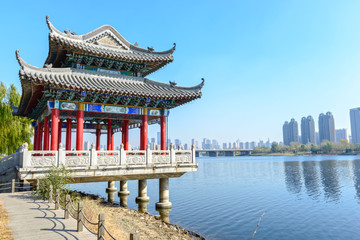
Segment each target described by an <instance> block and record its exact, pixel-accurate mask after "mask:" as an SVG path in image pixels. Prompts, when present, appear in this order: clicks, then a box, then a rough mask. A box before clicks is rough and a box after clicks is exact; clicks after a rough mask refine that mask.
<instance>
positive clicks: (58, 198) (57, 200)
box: [55, 189, 60, 210]
mask: <svg viewBox="0 0 360 240" xmlns="http://www.w3.org/2000/svg"><path fill="white" fill-rule="evenodd" d="M59 204H60V189H56V195H55V210H59Z"/></svg>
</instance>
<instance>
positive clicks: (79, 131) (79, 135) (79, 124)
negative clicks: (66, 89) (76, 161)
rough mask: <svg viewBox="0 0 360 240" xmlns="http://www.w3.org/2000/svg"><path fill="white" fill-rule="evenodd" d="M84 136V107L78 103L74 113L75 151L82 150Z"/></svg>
mask: <svg viewBox="0 0 360 240" xmlns="http://www.w3.org/2000/svg"><path fill="white" fill-rule="evenodd" d="M83 136H84V105H83V104H81V103H79V109H78V110H77V112H76V150H83Z"/></svg>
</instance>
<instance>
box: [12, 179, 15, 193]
mask: <svg viewBox="0 0 360 240" xmlns="http://www.w3.org/2000/svg"><path fill="white" fill-rule="evenodd" d="M14 192H15V179H13V180H11V193H14Z"/></svg>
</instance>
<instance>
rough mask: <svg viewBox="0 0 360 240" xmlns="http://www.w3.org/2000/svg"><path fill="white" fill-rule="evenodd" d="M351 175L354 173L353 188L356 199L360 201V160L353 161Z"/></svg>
mask: <svg viewBox="0 0 360 240" xmlns="http://www.w3.org/2000/svg"><path fill="white" fill-rule="evenodd" d="M352 164H353V173H354V187H355V190H356V198H357V199H358V200H359V201H360V160H354V161H353V162H352Z"/></svg>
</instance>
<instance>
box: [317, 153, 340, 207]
mask: <svg viewBox="0 0 360 240" xmlns="http://www.w3.org/2000/svg"><path fill="white" fill-rule="evenodd" d="M336 163H337V161H335V160H325V161H320V173H321V183H322V185H323V189H324V194H325V198H326V199H327V200H330V201H339V199H340V197H341V191H340V187H339V180H338V175H337V164H336Z"/></svg>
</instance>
